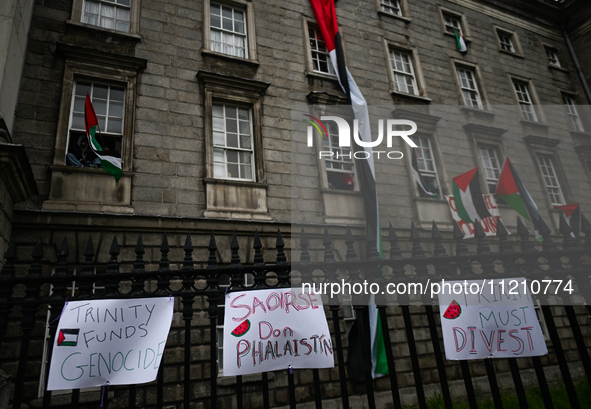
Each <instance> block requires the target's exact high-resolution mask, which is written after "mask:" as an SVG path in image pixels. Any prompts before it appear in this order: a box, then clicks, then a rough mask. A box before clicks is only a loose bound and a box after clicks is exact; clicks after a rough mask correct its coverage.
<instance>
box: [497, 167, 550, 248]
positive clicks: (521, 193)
mask: <svg viewBox="0 0 591 409" xmlns="http://www.w3.org/2000/svg"><path fill="white" fill-rule="evenodd" d="M495 193H496V194H497V195H499V197H500V198H501V199H503V200H504V201H505V202H506V203H507V204H508V205H509V206H511V207H512V208H513V210H515V211H516V212H517V213H519V214H520V215H521V216H523V217H524V218H525V219H526V220H528V221H530V222H531V223H532V225H533V227H534V232H535V235H536V240H538V239H540V238H541V236H540V212H539V211H538V206H536V203H535V202H534V200H533V199H532V197H531V196H530V194H529V192H528V191H527V189H526V188H525V186H524V185H523V183H522V182H521V179H520V178H519V175H518V174H517V172H516V171H515V168H514V167H513V164H512V163H511V161H510V160H509V157H508V156H507V157H505V162H504V163H503V168H502V170H501V175H500V176H499V182H498V183H497V188H496V189H495Z"/></svg>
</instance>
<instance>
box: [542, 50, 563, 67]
mask: <svg viewBox="0 0 591 409" xmlns="http://www.w3.org/2000/svg"><path fill="white" fill-rule="evenodd" d="M544 51H545V52H546V58H547V59H548V65H550V66H552V67H557V68H562V66H561V65H560V59H559V58H558V52H557V50H556V49H555V48H553V47H549V46H544Z"/></svg>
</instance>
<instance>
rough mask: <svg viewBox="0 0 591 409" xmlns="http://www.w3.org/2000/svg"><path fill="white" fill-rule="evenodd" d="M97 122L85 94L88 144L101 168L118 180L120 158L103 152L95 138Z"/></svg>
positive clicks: (87, 96)
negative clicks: (98, 160)
mask: <svg viewBox="0 0 591 409" xmlns="http://www.w3.org/2000/svg"><path fill="white" fill-rule="evenodd" d="M98 124H99V123H98V118H97V117H96V113H95V112H94V107H93V106H92V101H90V96H89V95H88V94H86V102H85V106H84V125H85V126H86V136H87V137H88V144H89V145H90V147H91V148H92V151H93V152H94V153H95V155H96V156H97V157H98V158H99V159H100V161H101V166H102V168H103V169H104V170H106V171H107V172H109V173H110V174H111V175H113V177H114V178H115V180H119V179H120V178H121V173H122V171H121V158H116V157H114V156H110V155H106V154H105V152H104V151H103V147H102V146H101V145H100V144H99V143H98V141H97V140H96V131H97V129H98ZM99 132H100V130H99Z"/></svg>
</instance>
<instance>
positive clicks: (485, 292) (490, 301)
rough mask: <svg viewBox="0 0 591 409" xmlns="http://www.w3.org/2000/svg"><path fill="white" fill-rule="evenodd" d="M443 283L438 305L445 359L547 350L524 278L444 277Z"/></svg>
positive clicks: (508, 356) (531, 353)
mask: <svg viewBox="0 0 591 409" xmlns="http://www.w3.org/2000/svg"><path fill="white" fill-rule="evenodd" d="M443 286H444V287H445V288H442V290H441V293H440V294H439V309H440V314H441V328H442V331H443V343H444V345H445V356H446V358H447V359H454V360H459V359H481V358H517V357H520V358H521V357H526V356H539V355H546V354H547V353H548V349H547V348H546V342H545V340H544V334H543V332H542V329H541V327H540V322H539V321H538V317H537V314H536V310H535V308H534V304H533V301H532V297H531V295H530V292H529V288H528V284H527V281H526V280H525V278H506V279H485V280H463V281H445V283H444V285H443Z"/></svg>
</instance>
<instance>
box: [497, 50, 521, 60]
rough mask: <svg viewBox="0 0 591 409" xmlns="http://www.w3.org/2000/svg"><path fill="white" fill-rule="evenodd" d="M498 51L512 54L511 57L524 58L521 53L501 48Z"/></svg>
mask: <svg viewBox="0 0 591 409" xmlns="http://www.w3.org/2000/svg"><path fill="white" fill-rule="evenodd" d="M499 52H500V53H503V54H507V55H512V56H513V57H518V58H524V56H523V54H521V53H516V52H511V51H507V50H503V49H502V48H499Z"/></svg>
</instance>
